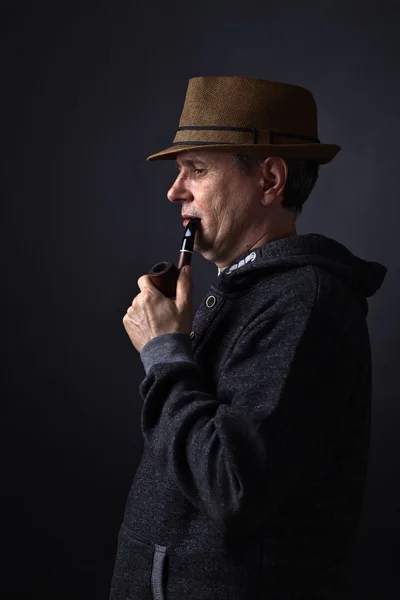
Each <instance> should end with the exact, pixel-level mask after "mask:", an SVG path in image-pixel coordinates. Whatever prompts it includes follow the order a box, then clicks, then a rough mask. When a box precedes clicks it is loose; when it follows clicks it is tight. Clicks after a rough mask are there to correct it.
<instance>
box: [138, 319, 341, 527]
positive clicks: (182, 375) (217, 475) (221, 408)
mask: <svg viewBox="0 0 400 600" xmlns="http://www.w3.org/2000/svg"><path fill="white" fill-rule="evenodd" d="M348 347H349V346H348V343H347V342H346V340H345V339H344V336H343V334H342V333H340V332H339V331H338V329H337V327H334V326H333V324H331V323H330V322H329V320H327V319H326V318H325V317H323V316H322V315H320V314H319V313H318V311H317V310H316V309H304V310H300V311H292V312H289V313H287V314H285V315H283V316H281V317H280V318H277V319H267V320H265V317H264V319H263V318H262V317H261V318H259V319H258V320H257V321H255V322H253V324H252V325H251V327H250V328H248V330H247V331H245V332H244V333H243V334H242V335H241V337H240V338H239V339H238V341H237V342H236V345H235V348H234V351H233V352H232V353H230V355H229V358H228V360H227V361H226V363H225V365H223V366H222V368H221V371H220V375H219V381H218V382H217V383H216V386H217V389H216V394H215V395H210V393H209V392H208V391H207V385H206V378H205V373H204V371H203V370H202V369H201V368H200V367H199V366H198V364H197V363H196V360H195V359H194V356H193V353H192V348H191V340H190V337H189V336H188V335H187V334H183V333H169V334H164V335H161V336H159V337H157V338H154V339H153V340H151V341H150V342H148V343H147V344H146V346H145V347H144V348H143V350H142V352H141V359H142V361H143V364H144V367H145V371H146V377H145V379H144V380H143V382H142V383H141V385H140V393H141V396H142V398H143V401H144V404H143V409H142V432H143V435H144V437H145V443H147V444H153V445H154V450H155V452H154V456H162V457H163V460H162V461H160V464H161V462H162V464H163V465H165V464H166V465H167V466H166V469H167V472H166V476H167V477H169V478H170V480H171V481H172V482H174V483H175V485H176V486H177V487H178V488H179V489H180V490H181V492H182V494H184V495H185V497H186V498H187V499H188V500H189V501H190V502H191V503H192V504H193V506H195V507H196V508H197V509H198V510H200V511H201V512H203V513H204V514H206V515H208V516H209V517H210V518H211V519H213V520H214V521H215V522H217V523H218V524H219V525H220V526H221V527H222V528H223V529H225V530H226V531H233V530H235V531H236V532H237V531H239V530H240V531H249V530H251V529H252V528H253V527H255V526H257V524H258V525H259V524H260V518H261V519H264V520H265V518H266V517H268V514H270V511H273V510H275V509H276V508H277V507H279V505H280V504H281V503H282V502H284V501H285V499H286V498H287V495H288V494H289V493H290V491H291V489H292V488H293V486H294V485H296V483H297V482H298V481H300V480H301V478H302V477H303V478H304V476H305V471H306V469H307V465H308V463H309V460H310V457H311V456H312V454H314V453H315V452H316V451H317V448H318V444H319V441H320V440H322V439H323V438H324V436H325V435H326V432H327V430H328V428H329V424H330V423H332V422H333V420H334V419H335V415H339V414H340V411H341V410H342V408H343V404H344V401H345V397H346V390H347V388H348V385H349V379H348V376H347V370H348V368H349V355H348ZM346 351H347V352H346ZM346 386H347V387H346ZM165 457H167V460H165ZM164 468H165V467H164Z"/></svg>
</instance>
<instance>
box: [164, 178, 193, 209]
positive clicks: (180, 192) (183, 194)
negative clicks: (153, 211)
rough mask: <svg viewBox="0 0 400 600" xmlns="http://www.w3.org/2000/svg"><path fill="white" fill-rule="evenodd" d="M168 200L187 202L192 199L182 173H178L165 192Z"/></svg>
mask: <svg viewBox="0 0 400 600" xmlns="http://www.w3.org/2000/svg"><path fill="white" fill-rule="evenodd" d="M167 198H168V200H169V201H170V202H184V201H185V202H187V201H188V200H191V199H193V195H192V193H191V192H190V190H189V189H188V187H187V186H186V184H185V179H184V178H183V176H182V173H179V174H178V176H177V178H176V179H175V181H174V183H173V184H172V186H171V187H170V189H169V190H168V193H167Z"/></svg>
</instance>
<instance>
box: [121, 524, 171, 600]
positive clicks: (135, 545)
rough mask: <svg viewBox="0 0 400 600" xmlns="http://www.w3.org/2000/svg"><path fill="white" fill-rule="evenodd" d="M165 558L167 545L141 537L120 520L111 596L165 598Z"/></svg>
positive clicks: (123, 599) (130, 599) (144, 599)
mask: <svg viewBox="0 0 400 600" xmlns="http://www.w3.org/2000/svg"><path fill="white" fill-rule="evenodd" d="M166 559H167V548H166V546H160V545H159V544H153V543H152V542H149V541H147V540H144V539H143V538H141V537H140V536H138V535H137V534H135V533H133V532H132V531H130V529H128V528H127V527H126V526H125V525H124V524H122V525H121V529H120V532H119V536H118V547H117V555H116V559H115V566H114V573H113V578H112V582H111V592H110V600H165V595H164V589H165V582H164V575H165V567H166Z"/></svg>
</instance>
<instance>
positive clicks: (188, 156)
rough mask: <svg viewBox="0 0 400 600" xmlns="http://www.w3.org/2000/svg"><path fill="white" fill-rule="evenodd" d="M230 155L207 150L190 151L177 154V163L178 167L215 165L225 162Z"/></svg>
mask: <svg viewBox="0 0 400 600" xmlns="http://www.w3.org/2000/svg"><path fill="white" fill-rule="evenodd" d="M228 158H229V157H228V155H227V154H226V153H224V152H210V151H207V150H188V151H187V152H180V153H179V154H177V156H176V159H175V162H176V164H177V165H179V166H180V167H181V166H190V165H193V164H195V163H196V164H198V163H202V164H204V165H205V164H215V163H221V162H225V161H226V160H227V159H228Z"/></svg>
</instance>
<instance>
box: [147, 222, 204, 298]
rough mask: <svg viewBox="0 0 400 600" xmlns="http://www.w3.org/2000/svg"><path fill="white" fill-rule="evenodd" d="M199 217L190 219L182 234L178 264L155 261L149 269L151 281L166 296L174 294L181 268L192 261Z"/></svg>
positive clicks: (173, 295)
mask: <svg viewBox="0 0 400 600" xmlns="http://www.w3.org/2000/svg"><path fill="white" fill-rule="evenodd" d="M199 223H200V219H195V218H193V219H190V220H189V223H188V224H187V225H186V229H185V233H184V234H183V239H182V244H181V249H180V251H179V259H178V266H177V267H176V266H175V265H174V264H173V263H172V262H171V261H164V262H158V263H156V264H155V265H154V266H153V267H152V268H151V269H150V271H149V276H150V279H151V282H152V283H153V284H154V285H155V286H156V288H158V289H159V290H160V292H162V293H163V294H164V296H166V297H167V298H174V297H175V296H176V283H177V281H178V277H179V273H180V271H181V269H182V268H183V267H184V266H186V265H190V264H191V262H192V254H193V246H194V238H195V235H196V231H197V227H198V225H199Z"/></svg>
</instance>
